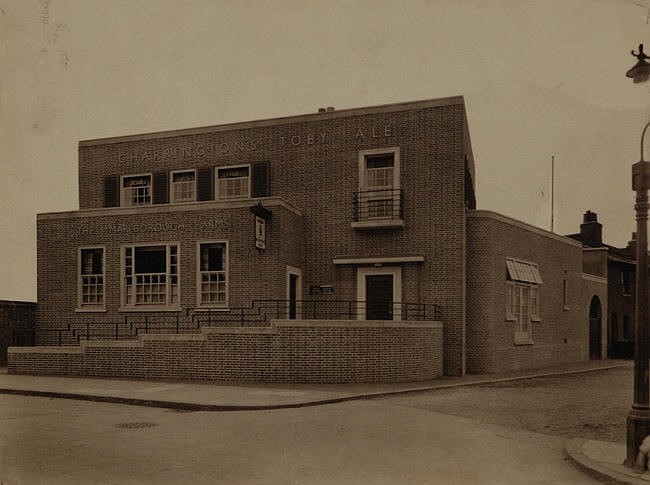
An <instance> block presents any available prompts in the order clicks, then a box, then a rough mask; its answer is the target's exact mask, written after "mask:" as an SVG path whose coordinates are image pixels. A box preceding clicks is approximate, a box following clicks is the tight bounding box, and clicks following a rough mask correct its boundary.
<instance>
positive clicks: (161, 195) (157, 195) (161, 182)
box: [153, 172, 169, 204]
mask: <svg viewBox="0 0 650 485" xmlns="http://www.w3.org/2000/svg"><path fill="white" fill-rule="evenodd" d="M168 202H169V175H168V174H167V172H156V173H154V174H153V203H154V204H166V203H168Z"/></svg>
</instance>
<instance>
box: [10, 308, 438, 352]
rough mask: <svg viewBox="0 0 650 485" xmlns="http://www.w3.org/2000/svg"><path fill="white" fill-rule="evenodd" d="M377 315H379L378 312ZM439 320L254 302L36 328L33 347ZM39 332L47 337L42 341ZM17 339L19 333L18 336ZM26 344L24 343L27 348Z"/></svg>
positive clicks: (418, 312) (387, 311) (420, 312)
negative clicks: (280, 323) (312, 323)
mask: <svg viewBox="0 0 650 485" xmlns="http://www.w3.org/2000/svg"><path fill="white" fill-rule="evenodd" d="M373 312H374V313H373ZM360 318H361V319H373V320H398V321H439V320H441V319H442V308H441V307H440V306H439V305H437V304H433V303H409V302H399V303H392V304H389V305H374V304H372V303H368V302H364V301H355V300H282V299H268V300H254V301H253V302H252V304H251V305H250V306H248V307H238V308H228V309H225V308H193V309H187V310H185V311H178V312H129V314H127V315H124V317H123V318H121V319H116V320H110V321H109V320H106V321H87V322H72V323H68V324H67V325H63V326H60V327H59V328H48V329H36V330H32V332H34V333H33V338H32V340H31V342H32V345H33V344H34V343H33V342H34V341H35V343H38V344H39V345H43V344H42V343H41V342H46V345H58V346H63V345H76V344H79V342H81V340H133V339H136V338H138V335H142V334H149V333H157V334H160V333H167V334H170V333H171V334H183V333H197V332H199V331H200V329H201V328H202V327H251V326H256V327H259V326H268V325H270V324H271V320H273V319H278V320H284V319H296V320H357V319H360ZM39 334H41V335H42V334H45V336H44V337H40V336H39ZM13 338H14V339H18V338H19V337H18V334H14V337H13ZM23 345H24V344H23Z"/></svg>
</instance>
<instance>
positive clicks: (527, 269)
mask: <svg viewBox="0 0 650 485" xmlns="http://www.w3.org/2000/svg"><path fill="white" fill-rule="evenodd" d="M506 266H507V267H508V276H510V279H511V280H514V281H523V282H525V283H537V284H540V283H541V282H542V277H541V276H540V274H539V268H538V267H537V265H536V264H534V263H526V262H524V261H518V260H516V259H506Z"/></svg>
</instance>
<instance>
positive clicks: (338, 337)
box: [8, 320, 443, 383]
mask: <svg viewBox="0 0 650 485" xmlns="http://www.w3.org/2000/svg"><path fill="white" fill-rule="evenodd" d="M442 338H443V337H442V324H441V323H440V322H376V321H363V322H350V321H345V322H342V321H294V320H292V321H288V320H277V321H273V322H272V324H271V326H270V327H244V328H203V329H202V332H201V333H197V334H192V335H175V334H174V335H163V334H147V335H140V336H139V338H138V339H137V340H131V341H108V340H106V341H87V342H82V343H81V344H80V345H79V346H75V347H11V348H9V354H8V372H9V373H10V374H37V375H46V374H49V375H65V376H93V377H127V378H145V379H163V378H164V379H211V380H218V381H233V380H237V381H247V382H258V381H264V382H295V383H346V382H410V381H423V380H429V379H435V378H437V377H440V376H441V375H442V364H443V363H442V361H443V356H442V354H443V344H442Z"/></svg>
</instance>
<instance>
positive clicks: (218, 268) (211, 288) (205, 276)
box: [197, 242, 228, 306]
mask: <svg viewBox="0 0 650 485" xmlns="http://www.w3.org/2000/svg"><path fill="white" fill-rule="evenodd" d="M198 246H199V247H198V253H199V255H198V256H199V257H198V260H199V261H198V262H199V268H198V275H197V280H198V281H197V284H198V287H199V298H198V300H199V305H224V306H225V305H226V304H227V302H228V285H227V283H228V265H227V261H228V257H227V245H226V243H225V242H206V243H199V245H198Z"/></svg>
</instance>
